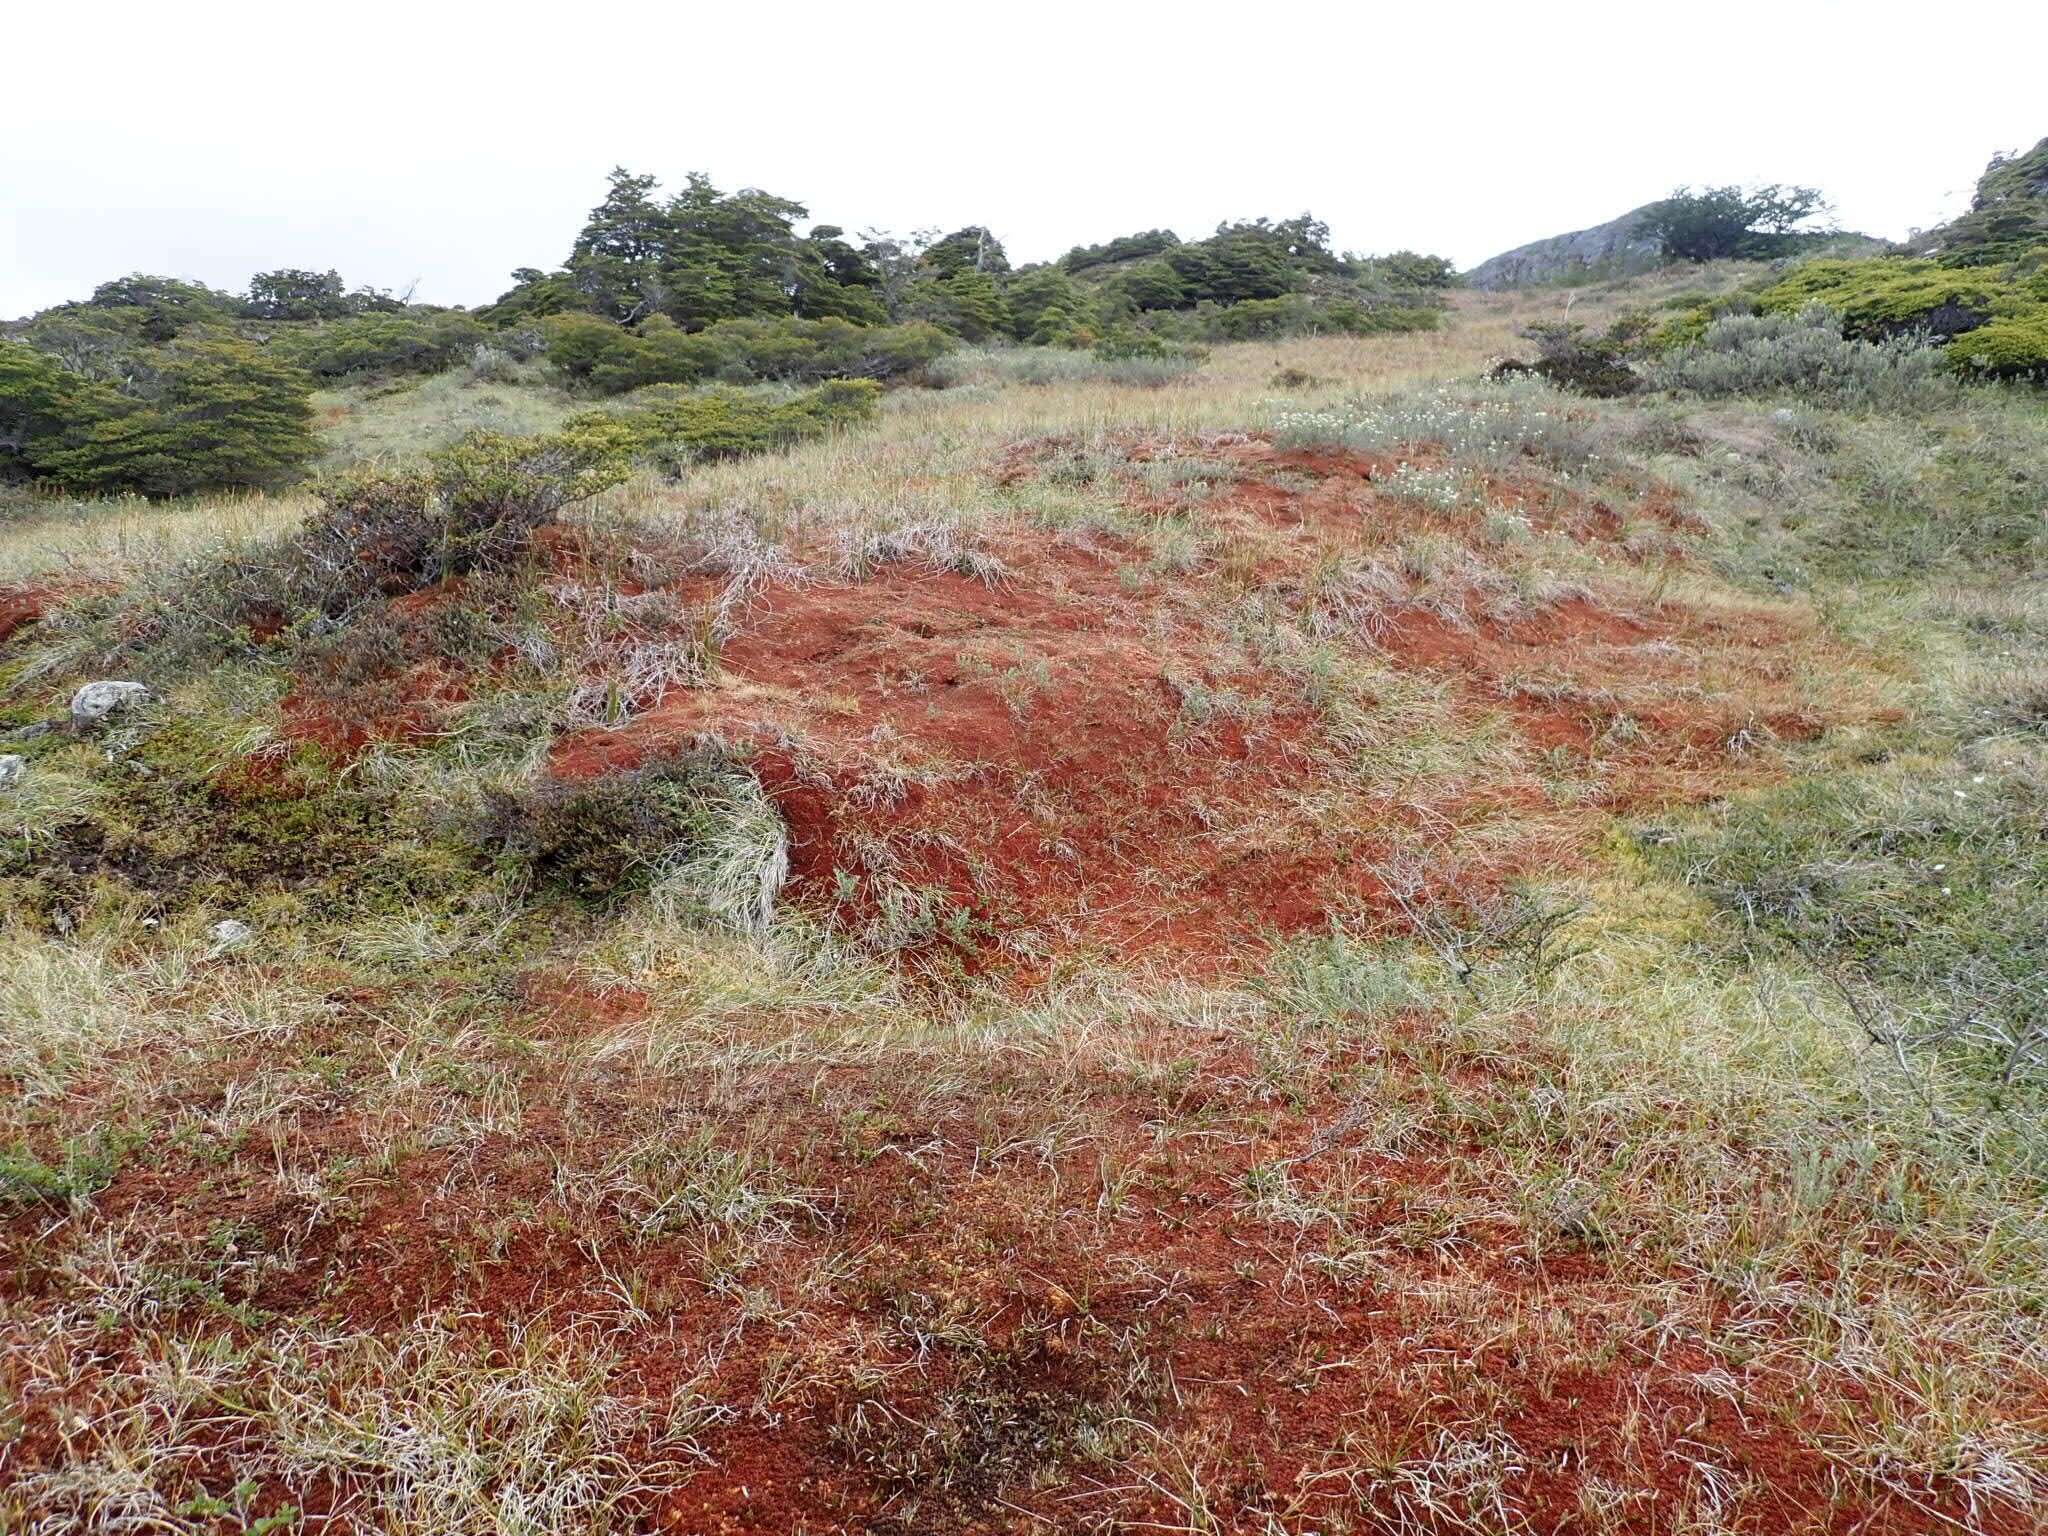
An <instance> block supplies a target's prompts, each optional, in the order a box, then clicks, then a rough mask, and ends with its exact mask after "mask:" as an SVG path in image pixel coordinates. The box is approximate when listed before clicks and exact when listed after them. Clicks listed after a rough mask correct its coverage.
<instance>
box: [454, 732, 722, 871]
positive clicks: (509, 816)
mask: <svg viewBox="0 0 2048 1536" xmlns="http://www.w3.org/2000/svg"><path fill="white" fill-rule="evenodd" d="M735 771H736V770H735V768H734V767H733V765H732V764H731V763H730V761H729V759H728V757H727V755H726V754H725V753H724V752H723V751H721V750H716V749H714V750H710V751H706V752H700V753H692V754H686V755H680V756H676V757H672V758H664V759H658V760H656V761H654V762H651V763H648V764H646V765H645V766H643V767H641V768H638V769H636V770H634V771H632V772H630V773H615V774H607V775H605V776H604V777H602V778H597V779H592V780H590V781H588V782H587V783H575V782H565V781H562V780H558V779H548V780H544V781H542V782H541V783H539V784H536V785H532V786H529V787H525V788H522V789H518V790H491V791H488V792H487V793H486V795H485V799H484V807H483V812H482V818H481V824H480V826H479V828H478V840H479V841H480V842H481V843H482V844H483V845H484V846H486V847H488V848H491V849H492V850H494V851H495V853H496V855H497V857H498V859H499V860H500V862H501V864H503V865H506V866H509V868H510V870H511V871H512V872H513V873H514V875H515V876H516V877H517V878H519V879H521V880H522V881H523V882H525V883H528V884H530V885H531V886H533V887H535V888H537V889H540V890H544V891H551V892H553V893H556V894H558V895H562V896H567V897H570V898H572V899H575V900H580V901H590V902H605V901H610V900H612V899H615V898H617V897H619V896H622V895H626V894H629V893H631V892H634V891H639V890H644V889H646V888H647V887H648V886H650V885H652V884H653V883H654V881H655V880H656V879H657V878H658V877H659V876H661V875H662V874H663V873H664V872H665V871H667V870H669V869H671V868H673V867H674V866H675V865H676V864H677V863H678V862H681V861H684V860H687V859H688V858H689V857H690V856H691V855H692V854H693V853H695V852H698V851H700V850H702V849H705V848H708V847H714V846H716V845H717V844H719V842H720V841H721V838H722V834H723V832H724V828H723V826H722V822H723V819H724V817H725V815H726V808H727V806H728V804H729V802H730V801H731V798H732V796H731V794H730V792H729V784H730V780H731V777H732V775H733V774H734V773H735Z"/></svg>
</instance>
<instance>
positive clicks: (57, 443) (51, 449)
mask: <svg viewBox="0 0 2048 1536" xmlns="http://www.w3.org/2000/svg"><path fill="white" fill-rule="evenodd" d="M149 361H150V365H151V366H152V368H153V369H154V377H153V378H152V379H150V380H149V381H148V385H147V388H148V393H147V394H146V395H144V396H141V397H140V398H138V397H136V396H131V395H118V394H114V393H113V392H111V391H81V392H79V393H76V394H74V395H73V397H72V400H71V402H70V405H69V407H68V410H67V414H66V419H65V421H64V423H63V424H62V426H61V427H60V428H59V429H58V430H57V431H56V432H54V433H44V434H42V435H39V436H35V437H32V438H30V439H29V441H28V442H27V443H26V445H25V446H24V448H23V449H22V456H23V458H24V459H25V461H26V463H27V465H28V467H29V468H30V469H31V470H32V471H33V472H34V473H35V474H37V475H38V476H41V477H44V478H47V479H49V480H52V481H54V482H56V483H57V484H59V485H61V486H63V487H64V488H65V489H66V490H71V491H79V492H85V493H107V492H133V493H136V494H139V495H143V496H183V495H189V494H191V493H193V492H196V491H206V490H221V489H233V488H239V487H258V486H267V485H275V484H278V483H281V482H282V481H285V480H288V479H290V478H292V477H293V476H294V475H296V474H297V473H298V472H299V471H300V470H301V469H302V468H303V467H304V465H305V463H306V461H307V460H309V459H310V458H311V457H312V456H313V454H314V452H315V451H316V449H317V446H318V445H317V443H316V442H315V440H314V437H313V431H312V417H313V412H312V407H311V406H310V405H309V404H308V403H307V398H306V397H307V395H308V394H309V392H310V390H311V384H310V382H309V381H308V379H307V377H306V375H305V374H304V373H302V372H300V371H299V370H298V369H297V368H294V367H292V366H291V365H290V364H289V363H287V362H286V361H284V360H283V359H281V358H278V357H275V356H272V355H270V354H269V353H267V352H266V351H265V350H264V349H262V348H260V347H256V346H253V345H251V344H250V343H248V342H243V341H233V340H204V341H182V340H181V341H179V342H176V343H174V344H172V345H171V346H170V347H168V348H165V349H162V350H161V351H159V352H155V353H153V354H152V355H151V357H150V359H149ZM26 387H29V388H31V389H33V388H35V387H38V386H34V385H33V384H31V385H29V386H26Z"/></svg>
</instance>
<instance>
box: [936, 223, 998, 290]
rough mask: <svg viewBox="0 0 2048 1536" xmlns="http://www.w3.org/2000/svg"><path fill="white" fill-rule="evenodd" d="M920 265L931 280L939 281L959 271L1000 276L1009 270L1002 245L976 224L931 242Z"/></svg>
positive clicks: (955, 274)
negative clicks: (936, 279)
mask: <svg viewBox="0 0 2048 1536" xmlns="http://www.w3.org/2000/svg"><path fill="white" fill-rule="evenodd" d="M920 264H921V265H922V266H923V267H924V269H925V270H926V271H927V272H930V273H931V274H932V275H933V276H934V277H938V278H942V279H943V278H949V277H954V276H957V275H958V274H959V273H962V272H982V273H986V274H987V275H989V276H991V277H1000V276H1002V275H1003V274H1004V273H1006V272H1008V271H1009V270H1010V258H1009V256H1008V255H1007V254H1006V253H1005V252H1004V250H1003V242H1002V241H1000V240H998V239H997V238H996V237H995V236H994V235H992V234H990V233H989V232H988V231H987V230H986V229H983V228H982V227H981V226H980V225H979V224H970V225H968V226H967V227H966V228H965V229H956V230H954V231H953V233H952V234H950V235H947V236H945V237H944V238H942V239H939V240H935V241H933V242H932V244H930V245H928V246H926V247H925V250H924V256H923V259H922V261H921V263H920Z"/></svg>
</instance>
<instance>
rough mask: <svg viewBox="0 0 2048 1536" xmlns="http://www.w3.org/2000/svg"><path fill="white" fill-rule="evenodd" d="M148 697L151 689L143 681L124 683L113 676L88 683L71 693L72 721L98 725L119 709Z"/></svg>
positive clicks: (73, 722) (75, 723)
mask: <svg viewBox="0 0 2048 1536" xmlns="http://www.w3.org/2000/svg"><path fill="white" fill-rule="evenodd" d="M148 697H149V689H148V688H147V687H145V686H144V685H143V684H141V683H124V682H119V681H116V680H114V679H111V678H105V679H102V680H101V681H99V682H97V683H87V684H86V685H85V686H84V687H83V688H81V689H79V690H78V692H76V693H74V694H73V695H71V723H72V724H73V725H98V724H99V723H100V722H101V721H103V720H105V719H106V718H107V717H108V716H109V715H111V714H113V713H115V712H116V711H117V710H123V709H126V708H128V706H129V705H131V704H139V703H141V702H142V701H143V700H144V699H146V698H148Z"/></svg>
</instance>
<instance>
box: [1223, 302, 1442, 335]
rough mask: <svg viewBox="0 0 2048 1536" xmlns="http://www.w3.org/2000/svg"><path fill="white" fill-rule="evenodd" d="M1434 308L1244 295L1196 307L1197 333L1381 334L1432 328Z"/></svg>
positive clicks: (1436, 318)
mask: <svg viewBox="0 0 2048 1536" xmlns="http://www.w3.org/2000/svg"><path fill="white" fill-rule="evenodd" d="M1441 321H1442V316H1441V314H1440V313H1439V312H1438V311H1437V310H1434V309H1424V308H1415V307H1410V306H1406V305H1400V304H1366V303H1363V302H1361V301H1359V300H1356V299H1318V298H1313V297H1311V296H1309V295H1307V294H1300V293H1290V294H1285V295H1282V296H1280V297H1278V298H1270V299H1244V300H1241V301H1240V302H1238V303H1235V304H1229V305H1224V306H1221V307H1208V306H1204V307H1203V308H1200V309H1197V310H1196V311H1195V314H1194V327H1193V329H1194V334H1195V336H1196V337H1197V338H1199V339H1200V340H1203V341H1263V340H1270V339H1273V338H1277V337H1285V336H1331V335H1336V336H1381V335H1393V334H1397V333H1399V332H1403V331H1432V330H1435V329H1436V328H1437V326H1438V325H1439V324H1440V323H1441Z"/></svg>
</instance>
